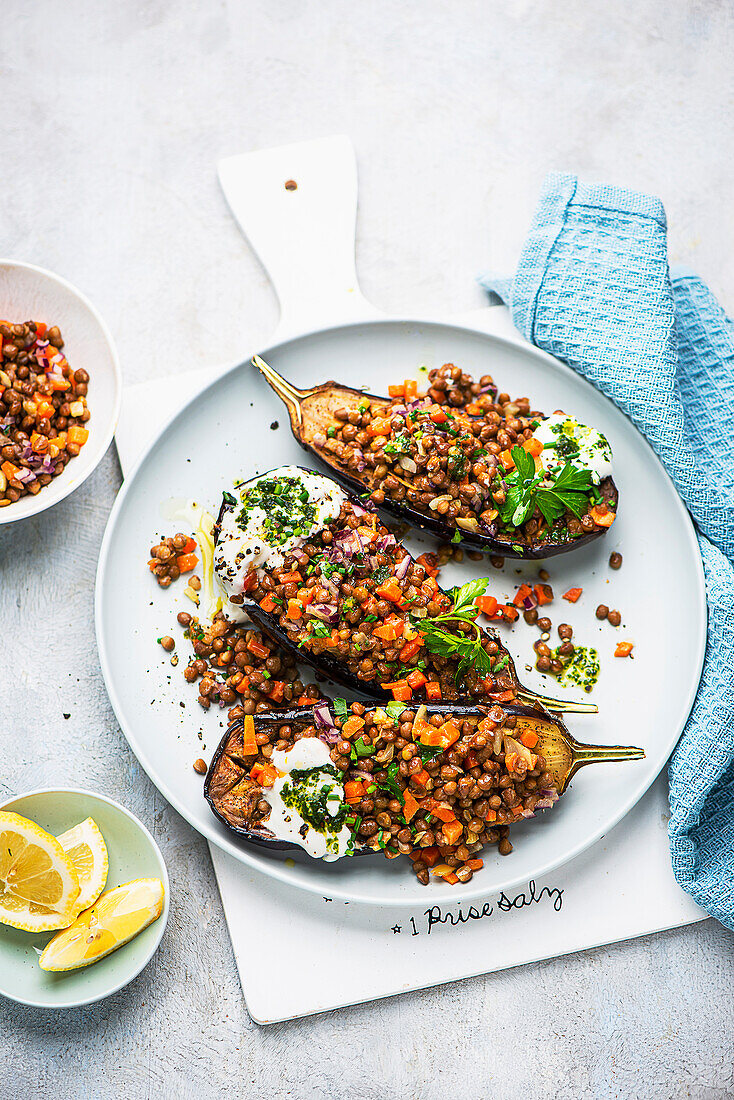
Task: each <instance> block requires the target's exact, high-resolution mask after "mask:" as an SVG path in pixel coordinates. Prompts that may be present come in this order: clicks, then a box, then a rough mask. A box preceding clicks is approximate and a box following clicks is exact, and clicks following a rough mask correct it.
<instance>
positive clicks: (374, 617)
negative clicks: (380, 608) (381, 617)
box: [364, 615, 377, 623]
mask: <svg viewBox="0 0 734 1100" xmlns="http://www.w3.org/2000/svg"><path fill="white" fill-rule="evenodd" d="M364 621H365V622H366V623H376V622H377V615H365V617H364Z"/></svg>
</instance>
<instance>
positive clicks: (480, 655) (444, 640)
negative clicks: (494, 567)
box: [413, 577, 492, 682]
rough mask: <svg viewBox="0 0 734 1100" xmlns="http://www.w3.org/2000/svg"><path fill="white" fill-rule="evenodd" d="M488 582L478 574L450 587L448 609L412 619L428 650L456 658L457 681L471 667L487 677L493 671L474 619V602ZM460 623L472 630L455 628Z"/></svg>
mask: <svg viewBox="0 0 734 1100" xmlns="http://www.w3.org/2000/svg"><path fill="white" fill-rule="evenodd" d="M488 584H489V577H480V578H478V579H477V580H473V581H469V582H468V584H464V585H462V586H461V588H452V589H451V590H450V591H449V593H448V595H449V596H450V597H451V598H452V600H453V601H454V606H453V607H452V609H451V610H450V611H446V612H444V613H443V614H442V615H435V616H434V617H433V618H431V619H416V620H414V622H413V625H414V626H415V627H416V629H417V630H420V632H421V634H422V635H423V641H424V642H425V645H426V649H428V650H429V652H431V653H435V654H436V655H437V656H439V657H458V659H459V663H458V666H457V669H456V680H457V682H458V681H460V680H461V679H462V678H463V677H464V676H465V675H466V673H467V672H468V671H469V670H470V669H474V670H475V671H476V673H477V675H478V676H488V675H489V674H490V673H491V671H492V666H491V663H490V658H489V654H488V653H487V651H486V650H485V648H484V645H483V644H482V641H483V639H482V632H481V630H480V629H479V627H478V626H477V624H476V623H475V621H474V620H475V619H476V617H477V615H478V614H479V608H478V607H477V606H476V605H475V603H474V601H475V600H476V598H477V596H481V595H482V594H483V593H484V592H485V591H486V588H487V585H488ZM459 623H463V624H466V625H467V626H468V627H470V629H471V633H469V634H465V633H460V632H459V631H457V630H456V626H457V624H459ZM452 627H453V630H452Z"/></svg>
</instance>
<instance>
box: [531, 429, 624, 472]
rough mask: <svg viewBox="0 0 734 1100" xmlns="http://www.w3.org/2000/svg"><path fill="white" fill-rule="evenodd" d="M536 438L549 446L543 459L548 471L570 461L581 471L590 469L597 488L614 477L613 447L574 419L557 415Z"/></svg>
mask: <svg viewBox="0 0 734 1100" xmlns="http://www.w3.org/2000/svg"><path fill="white" fill-rule="evenodd" d="M533 437H534V438H535V439H537V440H538V442H539V443H542V444H543V446H544V447H545V450H544V451H543V453H542V455H541V456H540V459H541V462H542V463H543V468H544V469H546V470H547V469H549V468H551V467H558V466H563V465H564V464H565V463H566V462H569V463H570V464H571V465H572V466H574V467H575V468H576V469H577V470H589V472H590V473H591V480H592V481H593V483H594V484H595V485H598V484H599V482H600V481H603V480H604V478H605V477H611V475H612V448H611V447H610V445H609V441H608V440H607V438H606V437H605V436H603V435H602V434H601V432H599V431H597V430H596V428H589V427H587V426H586V425H585V424H579V422H578V420H575V419H574V418H573V417H572V416H566V414H565V413H553V415H552V416H548V417H546V419H545V420H542V421H541V423H540V424H539V425H538V427H537V428H536V429H535V431H534V432H533ZM547 444H554V446H547Z"/></svg>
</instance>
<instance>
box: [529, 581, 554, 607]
mask: <svg viewBox="0 0 734 1100" xmlns="http://www.w3.org/2000/svg"><path fill="white" fill-rule="evenodd" d="M533 591H534V592H535V598H536V600H537V601H538V606H539V607H543V606H544V605H545V604H547V603H551V602H552V600H553V589H552V588H551V586H550V585H549V584H535V585H533Z"/></svg>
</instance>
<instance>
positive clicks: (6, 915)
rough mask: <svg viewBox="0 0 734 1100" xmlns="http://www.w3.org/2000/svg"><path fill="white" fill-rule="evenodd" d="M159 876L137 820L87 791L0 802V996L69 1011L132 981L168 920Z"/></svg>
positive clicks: (153, 847) (162, 873)
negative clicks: (1, 803)
mask: <svg viewBox="0 0 734 1100" xmlns="http://www.w3.org/2000/svg"><path fill="white" fill-rule="evenodd" d="M168 894H169V888H168V873H167V871H166V865H165V863H164V862H163V856H162V855H161V851H160V848H159V847H158V845H157V844H156V842H155V840H154V839H153V837H152V836H151V835H150V833H149V832H148V830H147V829H146V828H145V826H144V825H143V824H142V823H141V822H140V821H138V819H137V818H136V817H134V816H133V815H132V814H131V813H130V812H129V811H128V810H126V809H125V808H124V807H123V806H120V805H119V803H117V802H113V801H112V799H110V798H106V797H105V796H104V795H99V794H94V793H92V792H91V791H84V790H72V789H54V790H39V791H31V792H30V793H28V794H23V795H16V797H14V798H12V799H10V800H9V801H7V802H5V803H4V804H3V805H2V806H0V994H2V995H4V996H5V997H9V998H11V999H12V1000H14V1001H18V1002H20V1003H21V1004H27V1005H32V1006H34V1007H38V1008H75V1007H78V1006H80V1005H85V1004H90V1003H92V1002H93V1001H98V1000H101V999H102V998H103V997H108V996H109V995H110V994H111V993H115V992H116V991H117V990H118V989H121V988H122V987H123V986H125V985H127V984H128V982H130V981H132V979H133V978H135V977H137V975H138V974H139V973H140V971H141V970H142V969H143V967H144V966H145V965H146V964H147V963H148V962H149V961H150V959H151V958H152V957H153V955H154V954H155V952H156V950H157V948H158V945H159V944H160V942H161V939H162V937H163V933H164V931H165V927H166V922H167V920H168Z"/></svg>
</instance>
